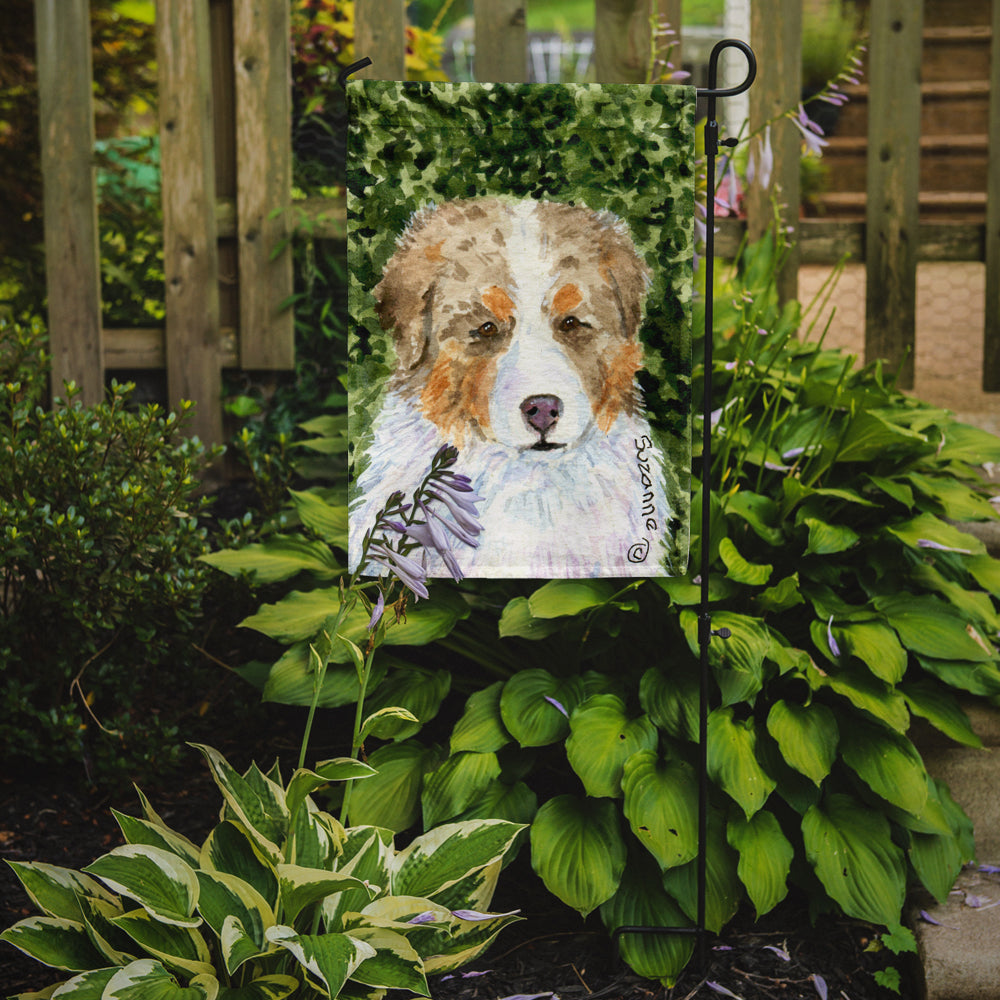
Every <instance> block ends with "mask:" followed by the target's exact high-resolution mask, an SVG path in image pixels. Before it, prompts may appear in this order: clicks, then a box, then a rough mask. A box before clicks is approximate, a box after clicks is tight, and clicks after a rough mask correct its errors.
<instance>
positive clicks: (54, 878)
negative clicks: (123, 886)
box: [7, 861, 115, 921]
mask: <svg viewBox="0 0 1000 1000" xmlns="http://www.w3.org/2000/svg"><path fill="white" fill-rule="evenodd" d="M7 864H8V865H10V867H11V868H12V869H13V871H14V874H15V875H16V876H17V878H18V880H19V881H20V883H21V885H22V886H23V887H24V891H25V892H26V893H27V894H28V895H29V896H30V897H31V901H32V902H33V903H34V904H35V906H37V907H38V909H40V910H41V911H42V912H43V913H44V914H45V915H46V916H49V917H65V919H67V920H75V921H80V920H82V919H83V911H82V910H81V908H80V901H79V897H81V896H93V897H94V898H95V899H103V900H105V901H107V902H109V903H113V902H115V897H114V896H112V895H111V893H109V892H108V891H107V889H105V888H104V886H103V885H101V883H100V882H98V881H97V879H93V878H91V877H90V876H89V875H83V874H82V873H80V872H77V871H73V869H71V868H60V867H58V866H57V865H47V864H44V863H42V862H39V861H8V862H7Z"/></svg>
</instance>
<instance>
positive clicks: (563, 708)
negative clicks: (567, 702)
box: [543, 695, 569, 719]
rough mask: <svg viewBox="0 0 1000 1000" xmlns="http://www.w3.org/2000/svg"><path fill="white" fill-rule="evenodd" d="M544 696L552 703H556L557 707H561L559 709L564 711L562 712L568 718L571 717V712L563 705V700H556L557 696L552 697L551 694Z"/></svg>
mask: <svg viewBox="0 0 1000 1000" xmlns="http://www.w3.org/2000/svg"><path fill="white" fill-rule="evenodd" d="M543 697H544V698H545V700H546V701H547V702H548V703H549V704H550V705H555V707H556V708H557V709H559V711H560V712H562V714H563V715H565V716H566V718H567V719H568V718H569V712H567V711H566V709H565V707H564V706H563V705H562V703H561V702H558V701H556V699H555V698H552V697H550V696H549V695H543Z"/></svg>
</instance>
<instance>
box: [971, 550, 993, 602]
mask: <svg viewBox="0 0 1000 1000" xmlns="http://www.w3.org/2000/svg"><path fill="white" fill-rule="evenodd" d="M964 563H965V568H966V569H967V570H968V571H969V572H970V573H971V574H972V576H973V577H974V579H975V581H976V583H978V584H979V586H980V587H982V588H983V589H984V590H987V591H989V593H991V594H992V595H993V596H994V597H1000V559H994V558H993V556H989V555H983V556H973V558H971V559H965V560H964Z"/></svg>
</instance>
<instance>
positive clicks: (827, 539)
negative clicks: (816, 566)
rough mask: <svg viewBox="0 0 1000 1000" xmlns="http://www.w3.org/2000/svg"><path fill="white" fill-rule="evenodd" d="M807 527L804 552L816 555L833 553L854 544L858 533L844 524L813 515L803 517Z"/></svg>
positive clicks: (858, 536)
mask: <svg viewBox="0 0 1000 1000" xmlns="http://www.w3.org/2000/svg"><path fill="white" fill-rule="evenodd" d="M803 523H804V524H805V525H806V527H807V528H808V529H809V543H808V545H807V546H806V552H805V554H806V555H807V556H808V555H816V556H829V555H835V554H836V553H838V552H845V551H846V550H847V549H849V548H851V546H852V545H854V544H855V543H856V542H857V540H858V538H860V535H858V533H857V532H856V531H855V530H854V529H853V528H849V527H848V526H847V525H846V524H829V523H827V522H826V521H821V520H819V519H818V518H815V517H806V518H803Z"/></svg>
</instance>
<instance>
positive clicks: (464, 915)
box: [451, 910, 521, 921]
mask: <svg viewBox="0 0 1000 1000" xmlns="http://www.w3.org/2000/svg"><path fill="white" fill-rule="evenodd" d="M520 912H521V911H520V910H511V911H510V912H508V913H480V912H479V910H452V911H451V915H452V916H453V917H458V919H459V920H470V921H479V920H492V919H493V918H494V917H513V916H516V915H517V914H518V913H520Z"/></svg>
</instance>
